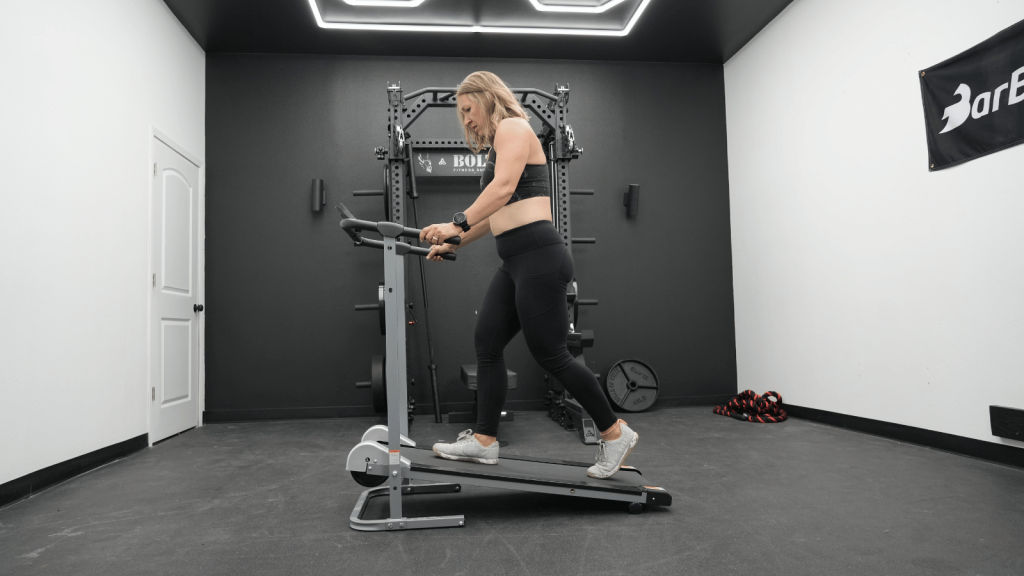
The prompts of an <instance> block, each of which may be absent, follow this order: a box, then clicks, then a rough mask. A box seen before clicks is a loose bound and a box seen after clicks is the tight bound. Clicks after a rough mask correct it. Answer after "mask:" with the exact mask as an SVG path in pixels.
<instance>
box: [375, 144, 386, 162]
mask: <svg viewBox="0 0 1024 576" xmlns="http://www.w3.org/2000/svg"><path fill="white" fill-rule="evenodd" d="M373 153H374V155H376V156H377V160H383V159H384V158H385V157H387V155H388V149H387V148H385V147H383V146H377V147H376V148H374V149H373Z"/></svg>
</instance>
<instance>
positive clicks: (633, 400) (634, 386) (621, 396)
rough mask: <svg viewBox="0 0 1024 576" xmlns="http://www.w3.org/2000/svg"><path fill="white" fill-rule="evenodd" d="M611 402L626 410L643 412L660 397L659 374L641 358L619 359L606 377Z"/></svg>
mask: <svg viewBox="0 0 1024 576" xmlns="http://www.w3.org/2000/svg"><path fill="white" fill-rule="evenodd" d="M605 391H607V392H608V399H609V400H610V401H611V403H612V404H613V405H615V406H617V407H618V408H621V409H622V410H625V411H626V412H643V411H644V410H647V409H648V408H650V407H651V406H653V405H654V401H655V400H657V399H658V376H657V374H655V373H654V370H653V369H652V368H651V367H650V366H648V365H647V364H645V363H643V362H641V361H640V360H619V361H618V362H616V363H615V365H614V366H612V368H611V370H609V371H608V376H606V377H605Z"/></svg>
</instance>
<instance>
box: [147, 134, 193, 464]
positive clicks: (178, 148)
mask: <svg viewBox="0 0 1024 576" xmlns="http://www.w3.org/2000/svg"><path fill="white" fill-rule="evenodd" d="M155 140H159V141H161V142H163V143H164V144H166V145H167V146H169V147H170V148H171V150H174V151H175V152H177V153H178V154H181V155H182V156H184V157H185V159H186V160H188V161H189V162H191V163H192V164H195V165H196V166H197V167H198V168H199V184H198V186H199V191H198V192H199V194H198V202H199V206H198V207H197V208H198V214H197V216H196V217H197V218H198V220H199V221H198V222H197V223H196V234H197V235H198V238H196V239H195V240H196V243H197V247H198V251H199V257H198V260H199V261H198V262H197V267H198V273H197V277H196V298H197V299H198V301H199V303H201V304H202V303H203V301H204V300H205V298H206V162H204V161H203V160H201V159H200V158H199V157H198V156H196V155H195V154H193V153H191V152H189V150H188V149H187V148H185V147H184V146H182V145H181V144H178V143H177V142H175V141H174V139H173V138H171V137H170V136H168V135H167V134H165V133H164V132H162V131H161V130H160V129H158V128H157V127H156V126H153V125H150V133H149V164H148V165H147V166H146V174H147V178H148V181H149V186H147V187H146V189H147V190H148V192H149V199H148V201H147V204H148V206H149V212H148V214H147V216H146V217H147V219H148V223H147V225H146V230H148V231H149V242H148V243H147V245H148V246H149V254H148V256H147V260H148V262H149V266H148V269H149V274H147V276H146V293H147V300H146V301H147V306H146V311H147V316H146V379H145V409H146V431H147V434H146V436H147V440H148V442H149V446H150V447H152V446H153V441H152V440H151V438H152V437H153V405H152V404H153V401H152V400H151V392H150V387H151V386H152V382H150V376H151V375H152V373H153V362H154V359H153V344H154V343H153V285H152V281H151V278H152V277H153V274H154V273H155V272H156V270H154V269H153V267H154V262H153V209H154V206H153V193H154V192H155V190H153V182H154V178H153V175H152V168H151V167H152V166H153V163H154V162H156V143H155ZM205 316H206V314H205V312H202V313H200V314H199V316H198V318H197V319H196V322H197V329H198V332H199V382H198V398H196V427H197V428H198V427H200V426H202V425H203V411H204V410H205V409H206V332H205V330H206V323H205V322H203V318H204V317H205Z"/></svg>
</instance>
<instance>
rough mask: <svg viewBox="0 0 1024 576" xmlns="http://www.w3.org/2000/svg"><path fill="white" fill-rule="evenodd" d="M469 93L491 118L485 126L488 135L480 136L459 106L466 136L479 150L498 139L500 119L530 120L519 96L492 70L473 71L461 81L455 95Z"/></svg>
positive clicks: (470, 144)
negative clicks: (468, 123)
mask: <svg viewBox="0 0 1024 576" xmlns="http://www.w3.org/2000/svg"><path fill="white" fill-rule="evenodd" d="M463 95H465V96H466V97H467V98H469V99H470V100H472V101H473V103H474V104H476V105H477V106H479V107H481V108H483V111H484V117H485V118H486V119H487V126H484V127H483V128H484V135H483V136H480V137H478V136H477V135H476V134H475V133H474V132H473V131H472V130H470V128H469V127H468V126H466V118H465V115H464V114H463V113H462V108H460V107H459V106H456V107H455V110H456V112H457V113H458V116H459V124H460V125H462V131H463V133H464V134H465V137H466V145H467V146H469V148H470V149H471V150H473V152H475V153H479V152H480V151H481V150H483V149H484V148H485V147H487V146H491V145H492V144H493V142H494V132H495V131H496V130H497V129H498V123H499V122H501V121H502V120H504V119H505V118H522V119H524V120H527V121H529V120H530V116H529V115H527V114H526V110H523V107H522V105H520V104H519V100H517V99H516V96H515V94H513V93H512V90H511V89H510V88H509V87H508V84H505V83H504V82H502V80H501V78H498V76H497V75H496V74H494V73H492V72H483V71H481V72H473V73H472V74H470V75H469V76H466V79H465V80H463V81H462V83H461V84H459V88H458V90H457V91H456V92H455V97H456V98H458V97H459V96H463Z"/></svg>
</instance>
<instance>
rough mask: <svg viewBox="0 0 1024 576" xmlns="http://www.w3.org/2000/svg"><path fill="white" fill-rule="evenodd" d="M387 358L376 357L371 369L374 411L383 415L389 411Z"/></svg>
mask: <svg viewBox="0 0 1024 576" xmlns="http://www.w3.org/2000/svg"><path fill="white" fill-rule="evenodd" d="M387 366H388V364H387V358H385V357H384V356H374V357H373V362H372V365H371V367H370V388H371V389H372V391H373V411H374V412H377V413H378V414H382V413H384V412H387V411H388V387H387V377H386V375H387Z"/></svg>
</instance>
